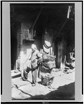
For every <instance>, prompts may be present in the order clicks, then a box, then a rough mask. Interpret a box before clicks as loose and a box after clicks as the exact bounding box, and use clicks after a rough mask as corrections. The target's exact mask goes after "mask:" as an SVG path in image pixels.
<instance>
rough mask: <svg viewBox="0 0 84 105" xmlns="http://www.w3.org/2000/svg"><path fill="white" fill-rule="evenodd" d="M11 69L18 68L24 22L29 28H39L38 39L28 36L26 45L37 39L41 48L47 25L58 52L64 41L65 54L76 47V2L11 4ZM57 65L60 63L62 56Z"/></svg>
mask: <svg viewBox="0 0 84 105" xmlns="http://www.w3.org/2000/svg"><path fill="white" fill-rule="evenodd" d="M69 6H71V7H72V10H71V13H70V17H69V19H67V12H68V7H69ZM10 16H11V17H10V18H11V69H14V66H15V62H16V59H17V56H18V53H19V51H18V49H17V48H18V47H19V48H20V47H21V46H20V44H19V45H18V43H19V40H20V38H21V37H20V36H18V33H19V34H21V24H22V23H24V24H25V25H26V27H29V30H30V31H32V29H33V30H36V35H35V36H34V41H29V40H24V41H23V45H24V46H26V45H30V44H32V43H37V45H38V49H40V48H42V45H43V39H42V37H43V34H44V32H45V29H46V30H47V31H48V32H49V34H50V35H52V37H53V43H54V45H55V47H54V54H55V55H56V56H57V57H58V56H59V55H58V53H60V52H58V46H59V45H60V43H63V48H64V52H63V53H64V55H66V56H67V60H68V53H69V52H70V51H72V50H73V48H74V47H75V40H74V37H75V35H74V29H75V28H74V21H75V20H74V4H65V3H63V4H58V3H57V4H55V3H54V4H47V3H45V4H42V3H41V4H36V3H35V4H11V5H10ZM56 65H57V67H59V62H58V59H56Z"/></svg>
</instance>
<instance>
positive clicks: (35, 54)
mask: <svg viewBox="0 0 84 105" xmlns="http://www.w3.org/2000/svg"><path fill="white" fill-rule="evenodd" d="M31 49H32V53H31V69H32V86H35V85H36V82H37V71H38V66H39V65H38V59H41V58H42V54H40V52H39V51H38V50H37V47H36V45H35V44H32V46H31Z"/></svg>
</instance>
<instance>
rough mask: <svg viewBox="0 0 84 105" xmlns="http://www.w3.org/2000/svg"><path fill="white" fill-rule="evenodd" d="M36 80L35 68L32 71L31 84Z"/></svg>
mask: <svg viewBox="0 0 84 105" xmlns="http://www.w3.org/2000/svg"><path fill="white" fill-rule="evenodd" d="M36 82H37V69H35V70H34V71H32V84H36Z"/></svg>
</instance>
